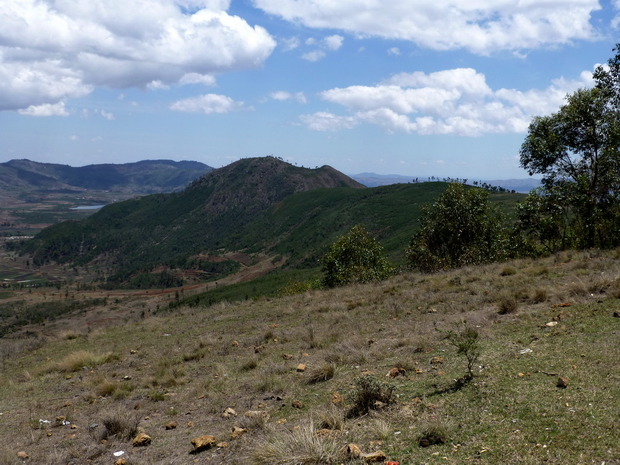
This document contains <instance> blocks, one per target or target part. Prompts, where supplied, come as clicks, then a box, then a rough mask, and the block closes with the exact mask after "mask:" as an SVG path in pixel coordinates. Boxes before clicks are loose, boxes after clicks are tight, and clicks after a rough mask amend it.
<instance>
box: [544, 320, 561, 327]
mask: <svg viewBox="0 0 620 465" xmlns="http://www.w3.org/2000/svg"><path fill="white" fill-rule="evenodd" d="M557 325H558V322H557V321H550V322H549V323H547V324H546V325H545V326H546V327H547V328H553V327H554V326H557Z"/></svg>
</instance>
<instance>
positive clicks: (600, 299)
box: [0, 251, 620, 465]
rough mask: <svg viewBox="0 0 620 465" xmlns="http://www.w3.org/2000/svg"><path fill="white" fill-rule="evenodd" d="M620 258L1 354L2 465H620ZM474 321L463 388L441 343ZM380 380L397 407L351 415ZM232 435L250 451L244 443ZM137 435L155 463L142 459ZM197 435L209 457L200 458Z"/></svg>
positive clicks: (365, 293)
mask: <svg viewBox="0 0 620 465" xmlns="http://www.w3.org/2000/svg"><path fill="white" fill-rule="evenodd" d="M618 255H619V254H618V253H617V252H614V251H612V252H604V253H603V252H601V253H599V252H579V253H577V252H576V253H565V254H561V255H558V256H555V257H550V258H547V259H543V260H519V261H514V262H511V263H505V264H501V265H499V264H498V265H489V266H485V267H476V268H463V269H459V270H454V271H451V272H446V273H440V274H437V275H421V274H417V273H410V274H403V275H399V276H396V277H394V278H393V279H391V280H389V281H385V282H382V283H379V284H369V285H355V286H350V287H345V288H340V289H335V290H329V291H320V292H319V291H307V292H305V293H302V294H298V295H293V296H286V297H282V298H279V299H271V300H267V299H262V300H257V301H247V302H242V303H238V304H234V305H233V304H226V303H222V304H217V305H215V306H213V307H210V308H204V309H197V308H192V309H189V308H188V309H184V310H182V311H180V312H179V313H177V314H174V315H168V316H159V317H147V318H145V319H143V320H140V321H136V322H133V323H132V322H128V323H127V324H124V325H122V326H118V327H113V328H109V329H106V330H99V331H92V332H90V333H83V334H77V333H74V334H72V336H71V337H66V335H60V336H59V337H58V338H57V339H53V340H52V339H45V340H44V339H32V338H31V339H27V340H11V339H6V338H5V339H2V340H0V350H1V351H2V353H3V354H10V356H6V357H3V358H2V360H1V362H2V365H1V367H2V376H1V377H0V414H1V415H0V438H2V439H1V440H0V463H6V464H22V463H23V461H22V459H20V458H18V456H17V453H18V452H19V451H25V452H26V453H27V454H28V455H29V456H30V458H29V459H28V460H29V463H36V464H84V463H90V464H94V465H98V464H102V465H103V464H112V463H114V461H115V460H116V459H117V457H115V456H114V455H113V453H115V452H118V451H124V453H123V455H122V457H123V458H125V459H126V463H128V464H147V465H148V464H186V463H209V464H240V465H241V464H266V463H272V464H281V465H294V464H336V463H338V464H340V463H350V464H355V463H363V460H362V459H360V458H355V457H354V456H352V455H350V454H347V452H346V451H347V446H348V445H349V444H356V445H357V446H358V447H359V449H360V450H361V452H362V453H371V452H374V451H377V450H382V451H383V452H385V454H386V455H387V457H388V460H397V461H399V462H400V463H401V464H414V463H415V464H417V463H429V464H434V463H437V464H439V463H441V464H446V463H448V464H450V463H451V464H462V463H470V462H471V463H479V464H497V463H511V464H540V463H548V464H567V463H571V464H572V463H575V464H577V463H579V464H590V463H596V464H600V463H602V462H605V463H606V464H613V463H620V448H619V447H618V444H617V438H618V435H619V434H620V429H619V427H618V421H617V412H618V410H619V409H620V369H619V368H618V364H617V361H618V358H619V356H620V345H619V344H618V333H619V332H620V318H616V317H614V313H615V312H617V311H618V307H619V306H620V300H619V298H620V262H619V261H618ZM463 321H466V322H467V325H469V326H470V327H472V328H475V329H476V331H477V332H478V333H479V335H480V337H479V349H480V358H479V361H478V364H477V365H476V366H475V367H474V368H473V372H474V377H473V380H471V382H468V383H466V384H459V383H457V382H456V381H455V380H457V379H459V378H461V377H463V376H464V375H465V374H466V371H467V360H466V359H465V358H464V357H462V356H459V355H457V353H456V350H455V348H454V347H453V346H452V345H451V344H450V341H448V340H446V338H445V335H446V332H447V331H451V330H452V331H455V330H456V328H458V324H460V323H461V322H463ZM438 330H439V331H438ZM300 365H305V369H301V367H300ZM392 368H399V369H400V370H396V371H394V372H393V373H394V376H395V377H393V378H391V377H386V374H387V373H388V372H389V371H390V370H391V369H392ZM369 374H370V375H374V377H375V378H376V380H377V382H380V383H387V385H389V386H390V388H393V402H389V403H385V402H375V403H374V404H372V405H371V408H370V410H369V411H368V412H367V413H364V414H361V415H362V416H351V415H348V412H350V411H351V407H352V405H351V404H350V403H351V402H352V400H351V399H354V398H355V396H354V394H355V393H354V390H355V389H356V386H357V385H358V384H356V383H358V380H359V379H360V377H362V376H369ZM559 377H563V378H566V379H567V380H568V385H567V386H566V387H565V388H559V387H557V383H558V378H559ZM227 409H232V410H233V411H234V412H233V413H231V411H230V410H227ZM171 422H174V424H175V427H169V426H170V424H171ZM235 426H236V427H238V428H241V429H246V430H247V432H243V433H239V432H238V430H235V431H237V433H236V434H237V436H236V437H235V438H233V437H232V431H233V427H235ZM138 432H145V433H146V434H148V435H149V436H150V437H151V438H152V442H151V444H150V445H148V446H145V447H134V446H132V442H131V441H132V439H133V437H132V436H133V435H134V434H137V433H138ZM203 435H213V436H215V438H216V440H217V446H215V447H212V448H209V449H207V450H204V451H202V452H200V453H195V454H192V453H191V452H192V451H193V447H192V443H191V441H192V439H193V438H196V437H198V436H203ZM440 438H441V439H443V441H440V440H439V439H440ZM429 439H430V441H429ZM424 440H426V442H424ZM427 443H428V444H427ZM421 445H424V446H426V445H428V447H421ZM349 449H351V448H349Z"/></svg>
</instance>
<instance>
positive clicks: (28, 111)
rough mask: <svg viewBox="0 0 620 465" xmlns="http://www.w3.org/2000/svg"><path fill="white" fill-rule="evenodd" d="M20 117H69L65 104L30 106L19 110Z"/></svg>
mask: <svg viewBox="0 0 620 465" xmlns="http://www.w3.org/2000/svg"><path fill="white" fill-rule="evenodd" d="M18 112H19V114H20V115H28V116H69V112H68V111H67V110H66V109H65V104H64V102H59V103H54V104H51V103H44V104H42V105H30V106H29V107H28V108H24V109H20V110H18Z"/></svg>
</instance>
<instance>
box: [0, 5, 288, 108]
mask: <svg viewBox="0 0 620 465" xmlns="http://www.w3.org/2000/svg"><path fill="white" fill-rule="evenodd" d="M229 6H230V1H229V0H181V1H177V0H149V1H145V0H2V2H0V24H1V27H0V111H1V110H18V109H26V108H29V107H30V106H31V105H33V106H38V105H42V104H58V103H59V102H61V101H64V100H65V99H67V98H74V97H81V96H84V95H86V94H88V93H89V92H92V90H93V89H94V87H96V86H105V87H111V88H128V87H138V88H143V89H144V88H147V87H149V85H150V87H151V88H153V87H156V88H165V87H166V86H170V85H172V84H177V83H179V84H188V83H203V84H207V85H212V84H213V83H214V78H213V77H212V76H213V74H215V73H223V72H228V71H235V70H240V69H247V68H256V67H259V66H261V65H262V64H263V63H264V61H265V60H266V58H267V57H268V56H269V55H270V54H271V52H272V51H273V49H274V48H275V46H276V42H275V40H274V39H273V38H272V37H271V36H270V35H269V33H268V32H267V31H266V30H265V29H264V28H262V27H260V26H251V25H250V24H248V23H247V22H246V21H245V20H244V19H242V18H240V17H238V16H233V15H230V14H228V13H227V12H226V10H227V9H228V8H229Z"/></svg>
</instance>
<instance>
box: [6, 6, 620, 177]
mask: <svg viewBox="0 0 620 465" xmlns="http://www.w3.org/2000/svg"><path fill="white" fill-rule="evenodd" d="M619 25H620V0H609V1H602V0H601V1H597V0H544V1H542V0H468V1H467V2H464V1H462V0H338V1H336V0H2V1H1V2H0V162H5V161H8V160H11V159H23V158H27V159H30V160H34V161H38V162H44V163H61V164H67V165H71V166H84V165H89V164H98V163H128V162H134V161H139V160H145V159H151V160H153V159H171V160H195V161H200V162H203V163H205V164H207V165H210V166H212V167H215V168H219V167H222V166H225V165H228V164H230V163H232V162H234V161H236V160H238V159H240V158H247V157H258V156H265V155H273V156H276V157H280V158H282V159H284V160H286V161H289V162H291V163H294V164H297V165H298V166H305V167H310V168H314V167H317V166H322V165H330V166H332V167H334V168H336V169H338V170H340V171H342V172H344V173H346V174H359V173H363V172H373V173H378V174H400V175H406V176H412V177H418V178H424V177H427V176H441V177H448V176H449V177H453V178H454V177H457V178H468V179H510V178H527V177H528V176H527V173H526V172H525V170H523V169H522V168H520V167H519V149H520V147H521V144H522V143H523V140H524V138H525V136H526V134H527V128H528V125H529V123H530V121H531V119H532V118H533V117H534V116H542V115H547V114H551V113H554V112H556V111H558V109H559V108H560V107H561V105H562V104H563V103H564V102H565V98H566V95H567V94H570V93H572V92H574V91H575V90H577V89H579V88H583V87H590V86H592V85H593V83H592V72H593V71H594V69H595V68H596V66H597V65H601V64H605V63H607V60H608V59H609V58H611V57H612V56H613V55H614V54H615V52H614V51H613V49H614V47H615V44H616V43H618V42H620V38H619V36H620V34H619V31H620V29H619Z"/></svg>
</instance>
